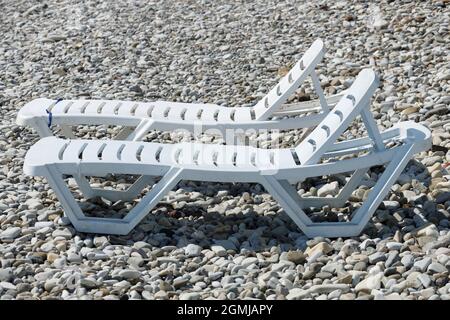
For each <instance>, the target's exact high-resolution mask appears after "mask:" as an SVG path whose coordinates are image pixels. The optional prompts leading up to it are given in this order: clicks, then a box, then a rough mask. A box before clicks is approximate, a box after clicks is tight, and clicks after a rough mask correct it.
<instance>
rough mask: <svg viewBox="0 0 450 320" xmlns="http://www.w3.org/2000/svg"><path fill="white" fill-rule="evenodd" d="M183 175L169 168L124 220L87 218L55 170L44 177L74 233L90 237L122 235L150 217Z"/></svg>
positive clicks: (52, 169) (51, 169)
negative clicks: (90, 235) (92, 234)
mask: <svg viewBox="0 0 450 320" xmlns="http://www.w3.org/2000/svg"><path fill="white" fill-rule="evenodd" d="M182 172H183V170H182V169H179V168H171V169H170V170H169V171H168V172H167V173H166V174H165V175H164V176H163V178H162V179H161V180H160V181H159V182H158V183H157V184H155V185H154V186H153V188H152V189H151V190H150V191H149V192H148V193H147V194H146V195H145V196H144V197H143V198H142V199H141V201H140V202H139V204H137V205H136V206H135V207H134V208H133V209H132V210H131V211H130V212H129V213H128V214H127V215H126V216H125V218H123V219H111V218H97V217H86V216H85V215H84V214H83V212H82V210H81V208H80V206H79V205H78V203H77V202H76V200H75V198H74V197H73V195H72V193H71V192H70V190H69V188H68V187H67V185H66V184H65V182H64V180H63V178H62V175H61V174H60V173H59V172H58V170H57V169H56V168H51V167H47V174H46V175H45V177H46V178H47V180H48V183H49V185H50V186H51V187H52V189H53V190H54V191H55V194H56V195H57V196H58V199H59V201H60V202H61V205H62V207H63V208H64V213H65V214H66V216H67V217H68V218H69V220H70V221H71V222H72V224H73V226H74V227H75V229H76V230H78V231H80V232H89V233H104V234H118V235H125V234H128V233H129V232H130V231H131V230H132V229H133V228H134V227H135V226H136V225H137V224H138V223H139V222H140V221H141V220H142V219H143V218H145V216H147V215H148V214H149V212H150V210H151V209H153V208H154V207H155V206H156V204H157V203H158V202H159V201H160V200H161V198H162V197H164V195H166V193H167V192H168V191H170V190H171V189H172V188H173V187H175V185H176V184H177V183H178V182H179V181H180V179H181V176H182Z"/></svg>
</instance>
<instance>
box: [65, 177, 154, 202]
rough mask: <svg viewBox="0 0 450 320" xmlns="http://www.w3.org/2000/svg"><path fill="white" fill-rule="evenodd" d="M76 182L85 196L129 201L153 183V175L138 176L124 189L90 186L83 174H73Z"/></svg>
mask: <svg viewBox="0 0 450 320" xmlns="http://www.w3.org/2000/svg"><path fill="white" fill-rule="evenodd" d="M73 178H74V179H75V181H76V182H77V184H78V186H79V188H80V190H81V193H83V195H84V196H85V197H86V198H87V199H91V198H95V197H102V198H105V199H108V200H110V201H112V202H116V201H119V200H121V201H131V200H133V199H134V198H136V196H137V195H138V194H139V193H140V192H141V191H142V189H144V188H145V187H146V186H148V185H151V184H152V183H154V178H153V176H140V177H139V178H138V179H137V180H136V181H135V182H134V183H133V184H132V185H131V186H130V187H128V189H127V190H125V191H119V190H107V189H100V188H92V187H91V186H90V184H89V182H88V181H87V179H86V177H84V176H81V175H80V176H75V175H74V176H73Z"/></svg>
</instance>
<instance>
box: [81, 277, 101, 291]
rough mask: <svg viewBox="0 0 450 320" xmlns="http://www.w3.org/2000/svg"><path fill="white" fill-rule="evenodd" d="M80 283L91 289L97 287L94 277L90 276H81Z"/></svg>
mask: <svg viewBox="0 0 450 320" xmlns="http://www.w3.org/2000/svg"><path fill="white" fill-rule="evenodd" d="M80 285H81V286H83V287H85V288H87V289H93V288H97V286H98V284H97V281H95V279H92V278H83V279H81V280H80Z"/></svg>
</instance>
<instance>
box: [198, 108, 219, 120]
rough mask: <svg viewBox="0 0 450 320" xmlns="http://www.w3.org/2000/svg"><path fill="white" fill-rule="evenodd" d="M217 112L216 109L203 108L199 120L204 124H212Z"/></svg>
mask: <svg viewBox="0 0 450 320" xmlns="http://www.w3.org/2000/svg"><path fill="white" fill-rule="evenodd" d="M217 112H218V110H217V109H216V108H205V109H204V110H203V112H202V116H201V120H202V121H205V122H214V121H216V119H215V118H214V116H215V114H216V113H217Z"/></svg>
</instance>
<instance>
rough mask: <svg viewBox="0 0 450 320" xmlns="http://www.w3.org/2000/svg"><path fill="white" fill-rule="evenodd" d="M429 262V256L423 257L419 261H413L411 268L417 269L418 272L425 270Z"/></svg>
mask: <svg viewBox="0 0 450 320" xmlns="http://www.w3.org/2000/svg"><path fill="white" fill-rule="evenodd" d="M430 263H431V258H430V257H425V258H423V259H421V260H419V261H416V262H414V266H413V268H414V269H416V270H419V271H420V272H425V271H426V270H427V268H428V266H429V265H430Z"/></svg>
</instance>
